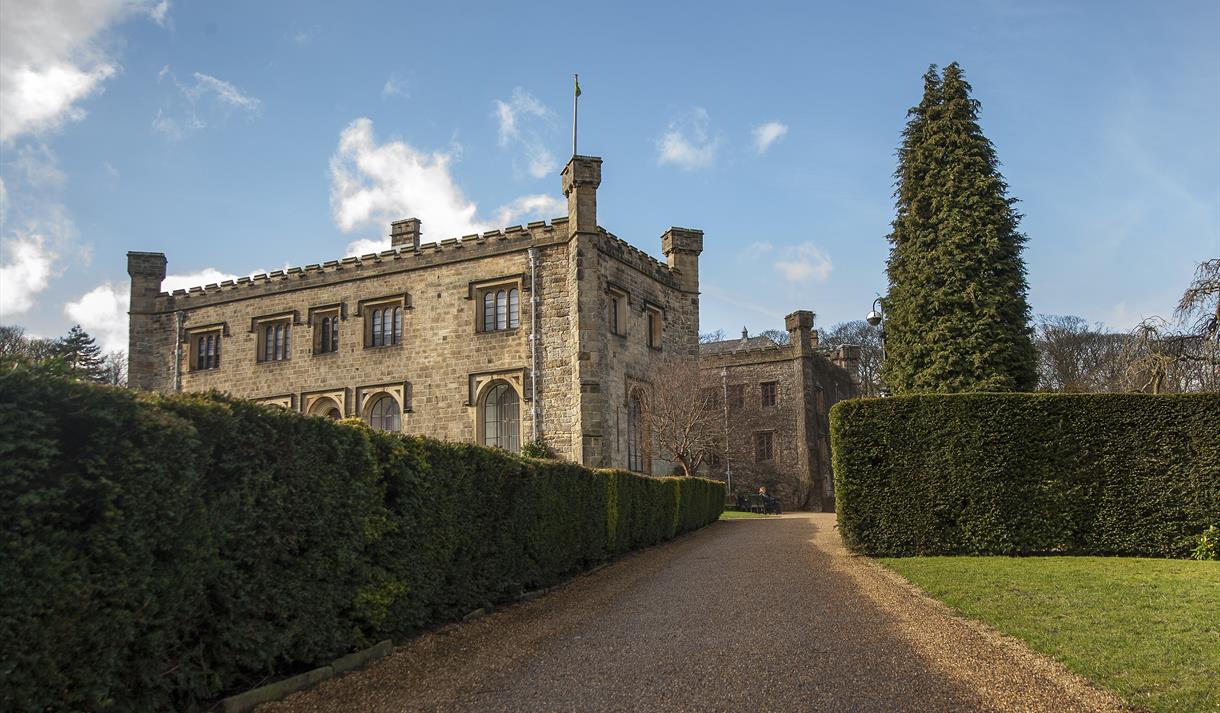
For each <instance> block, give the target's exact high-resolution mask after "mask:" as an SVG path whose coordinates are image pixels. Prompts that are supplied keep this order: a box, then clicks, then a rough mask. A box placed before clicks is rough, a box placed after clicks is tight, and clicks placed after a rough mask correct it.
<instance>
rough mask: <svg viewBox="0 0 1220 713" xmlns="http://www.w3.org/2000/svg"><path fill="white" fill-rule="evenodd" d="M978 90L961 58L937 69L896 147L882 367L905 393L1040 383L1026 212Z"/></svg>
mask: <svg viewBox="0 0 1220 713" xmlns="http://www.w3.org/2000/svg"><path fill="white" fill-rule="evenodd" d="M970 89H971V88H970V85H969V84H968V83H967V82H966V80H965V78H964V77H963V75H962V70H961V68H960V67H959V66H958V65H957V63H956V62H955V63H953V64H951V65H949V66H948V67H946V68H945V71H944V76H943V77H942V76H941V75H940V74H939V73H938V72H937V69H936V67H935V66H933V67H931V68H930V69H929V70H928V72H927V74H925V75H924V95H923V99H922V101H920V103H919V104H918V105H917V106H915V107H913V108H912V109H911V110H910V112H908V119H907V126H906V128H905V129H904V130H903V133H902V146H901V147H900V148H899V149H898V170H897V171H896V172H895V179H896V182H897V187H896V190H895V192H894V195H895V198H896V199H897V214H896V217H895V218H894V223H893V232H891V233H890V235H889V236H888V238H889V241H890V243H891V244H892V247H891V249H890V258H889V262H888V265H887V272H888V273H889V278H890V290H889V295H887V297H886V298H885V301H884V304H885V310H886V321H885V337H886V362H885V365H884V368H883V374H884V377H885V382H886V384H888V385H889V386H890V388H891V389H893V390H894V391H896V392H898V393H909V392H928V391H940V392H958V391H1024V390H1029V389H1032V388H1034V386H1035V384H1036V383H1037V372H1036V370H1035V352H1034V346H1033V340H1032V338H1031V332H1030V326H1029V316H1030V310H1029V304H1028V302H1027V301H1026V293H1027V291H1028V285H1027V284H1026V281H1025V263H1024V261H1023V260H1022V259H1021V249H1022V246H1023V245H1024V243H1025V236H1024V235H1023V234H1022V233H1021V232H1020V231H1019V230H1018V229H1017V225H1018V223H1019V222H1020V220H1021V215H1020V213H1018V212H1017V211H1016V210H1015V208H1014V207H1013V206H1014V204H1015V203H1016V199H1015V198H1010V197H1008V185H1007V184H1006V183H1005V182H1004V177H1003V176H1002V175H1000V171H999V161H998V160H997V159H996V155H995V149H994V147H993V146H992V144H991V142H990V141H989V140H988V139H987V137H986V136H984V135H983V130H982V129H981V128H980V127H979V123H978V112H979V102H978V101H977V100H975V99H972V98H971V97H970Z"/></svg>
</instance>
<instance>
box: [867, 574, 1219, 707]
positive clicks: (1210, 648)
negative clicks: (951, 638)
mask: <svg viewBox="0 0 1220 713" xmlns="http://www.w3.org/2000/svg"><path fill="white" fill-rule="evenodd" d="M880 561H881V563H882V564H884V565H885V566H887V567H889V568H891V569H893V570H895V571H897V572H898V573H899V574H902V575H903V576H904V577H906V578H907V579H909V580H911V581H912V582H914V583H915V584H917V585H919V586H920V587H922V588H923V590H924V591H926V592H928V593H929V594H931V595H932V596H934V597H936V598H937V599H940V600H941V601H943V602H945V603H946V604H948V605H949V606H951V607H953V608H954V609H957V610H958V611H960V612H962V613H963V614H965V615H967V616H969V617H972V618H974V619H979V620H982V621H984V622H986V623H987V624H989V625H991V626H992V627H993V628H995V629H998V630H1000V631H1002V632H1004V633H1006V634H1009V635H1011V636H1015V637H1017V638H1019V639H1022V640H1024V641H1025V642H1026V643H1028V644H1029V645H1030V647H1032V648H1033V649H1035V650H1037V651H1040V652H1042V653H1044V654H1048V655H1050V656H1052V657H1053V658H1055V659H1057V660H1059V661H1061V662H1063V664H1064V665H1066V666H1067V667H1068V668H1069V669H1071V670H1073V671H1075V672H1076V673H1079V674H1081V675H1083V676H1085V677H1086V678H1089V679H1090V680H1092V681H1093V682H1095V683H1097V684H1098V685H1100V686H1102V687H1104V688H1108V689H1110V690H1112V691H1114V692H1116V693H1118V694H1119V695H1120V696H1122V697H1123V699H1125V700H1126V701H1127V702H1128V703H1131V704H1134V705H1136V706H1139V707H1143V708H1149V709H1152V710H1154V711H1217V710H1220V562H1194V561H1188V560H1162V559H1142V558H1126V557H908V558H901V559H882V560H880Z"/></svg>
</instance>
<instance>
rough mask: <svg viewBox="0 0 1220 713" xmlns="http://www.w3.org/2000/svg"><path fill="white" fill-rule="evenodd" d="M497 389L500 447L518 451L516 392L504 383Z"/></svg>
mask: <svg viewBox="0 0 1220 713" xmlns="http://www.w3.org/2000/svg"><path fill="white" fill-rule="evenodd" d="M499 389H500V395H499V397H498V398H497V399H496V401H497V404H496V405H497V407H498V409H499V412H500V438H499V440H500V447H501V448H503V449H505V450H507V451H519V450H521V446H520V439H519V437H518V425H519V424H518V409H517V392H516V391H515V390H514V389H513V388H512V387H511V386H508V385H505V384H501V385H500V386H499Z"/></svg>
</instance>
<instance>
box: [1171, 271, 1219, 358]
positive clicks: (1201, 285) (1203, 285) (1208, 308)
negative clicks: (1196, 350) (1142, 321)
mask: <svg viewBox="0 0 1220 713" xmlns="http://www.w3.org/2000/svg"><path fill="white" fill-rule="evenodd" d="M1173 316H1174V317H1176V318H1177V319H1178V320H1179V321H1180V322H1181V323H1183V324H1185V323H1186V322H1190V321H1193V322H1194V324H1192V325H1190V326H1189V327H1188V329H1189V330H1190V331H1191V332H1192V333H1193V334H1196V335H1198V336H1200V337H1203V338H1204V339H1215V338H1218V337H1220V259H1216V260H1204V261H1203V262H1201V263H1199V269H1198V270H1196V271H1195V279H1194V281H1193V282H1191V283H1190V286H1189V287H1187V288H1186V291H1185V292H1183V293H1182V299H1181V300H1179V301H1178V307H1177V309H1175V310H1174V312H1173Z"/></svg>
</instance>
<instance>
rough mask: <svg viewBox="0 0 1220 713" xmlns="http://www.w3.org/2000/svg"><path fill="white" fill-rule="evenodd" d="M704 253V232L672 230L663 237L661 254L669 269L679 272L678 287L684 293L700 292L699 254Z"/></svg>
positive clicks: (688, 229)
mask: <svg viewBox="0 0 1220 713" xmlns="http://www.w3.org/2000/svg"><path fill="white" fill-rule="evenodd" d="M701 252H703V231H702V230H692V229H690V228H670V229H669V230H666V231H665V234H664V235H662V236H661V253H662V254H664V255H665V259H666V261H667V262H668V263H669V269H671V270H677V271H678V285H679V287H681V288H682V290H683V291H684V292H695V293H698V292H699V253H701Z"/></svg>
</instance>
